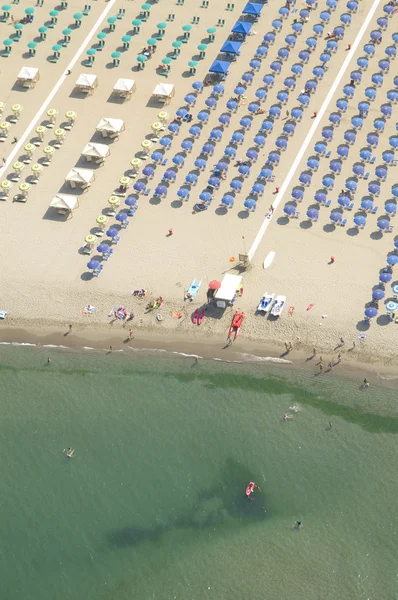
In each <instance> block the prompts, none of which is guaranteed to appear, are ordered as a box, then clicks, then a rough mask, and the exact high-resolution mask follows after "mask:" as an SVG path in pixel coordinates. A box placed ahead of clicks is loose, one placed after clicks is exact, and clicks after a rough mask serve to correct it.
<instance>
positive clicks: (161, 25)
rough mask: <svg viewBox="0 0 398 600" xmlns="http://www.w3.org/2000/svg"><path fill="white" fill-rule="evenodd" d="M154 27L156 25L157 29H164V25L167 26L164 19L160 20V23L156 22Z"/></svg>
mask: <svg viewBox="0 0 398 600" xmlns="http://www.w3.org/2000/svg"><path fill="white" fill-rule="evenodd" d="M156 27H157V28H158V29H166V27H167V24H166V23H165V22H164V21H162V22H161V23H158V24H157V25H156Z"/></svg>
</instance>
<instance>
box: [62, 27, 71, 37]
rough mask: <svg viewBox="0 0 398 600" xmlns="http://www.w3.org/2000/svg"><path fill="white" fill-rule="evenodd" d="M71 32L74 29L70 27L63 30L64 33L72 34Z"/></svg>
mask: <svg viewBox="0 0 398 600" xmlns="http://www.w3.org/2000/svg"><path fill="white" fill-rule="evenodd" d="M71 33H72V29H69V27H67V28H66V29H63V30H62V35H70V34H71Z"/></svg>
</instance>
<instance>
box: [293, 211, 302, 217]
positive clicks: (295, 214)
mask: <svg viewBox="0 0 398 600" xmlns="http://www.w3.org/2000/svg"><path fill="white" fill-rule="evenodd" d="M299 217H300V213H299V212H298V211H297V210H296V212H295V213H294V214H293V215H292V218H293V219H298V218H299Z"/></svg>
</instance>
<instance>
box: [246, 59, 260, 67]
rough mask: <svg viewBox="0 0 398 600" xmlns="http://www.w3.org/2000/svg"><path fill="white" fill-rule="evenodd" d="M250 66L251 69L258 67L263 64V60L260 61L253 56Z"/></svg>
mask: <svg viewBox="0 0 398 600" xmlns="http://www.w3.org/2000/svg"><path fill="white" fill-rule="evenodd" d="M249 66H250V68H251V69H258V68H259V67H260V66H261V61H259V60H258V59H257V58H253V59H252V60H251V61H250V62H249Z"/></svg>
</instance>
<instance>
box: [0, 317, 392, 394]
mask: <svg viewBox="0 0 398 600" xmlns="http://www.w3.org/2000/svg"><path fill="white" fill-rule="evenodd" d="M111 327H112V326H111V325H108V326H102V327H101V326H98V324H94V323H93V324H86V325H85V326H81V324H78V325H77V324H75V325H72V332H70V333H69V331H68V326H66V327H64V330H61V328H60V324H59V325H55V324H51V325H50V324H48V325H46V326H44V327H43V326H41V327H40V328H39V327H37V326H36V327H34V326H25V327H17V326H11V327H9V326H8V327H7V328H4V329H3V330H2V332H1V334H0V345H3V346H6V345H8V344H9V345H14V346H18V345H20V346H35V347H41V348H48V349H49V351H50V350H51V349H74V350H79V349H84V350H101V351H104V352H107V353H110V347H112V351H113V354H115V355H117V354H118V353H119V352H123V351H128V350H129V351H132V352H134V351H142V352H145V351H148V352H156V351H157V352H159V354H160V355H161V354H162V353H167V354H175V355H179V356H183V357H184V356H185V357H186V358H195V357H198V358H199V359H204V360H216V361H220V362H225V363H236V364H249V363H250V364H259V365H260V364H262V365H264V364H272V365H277V366H278V365H280V366H282V365H283V366H284V367H289V366H293V367H296V368H297V367H298V368H299V369H305V370H306V371H311V372H313V373H314V376H315V375H317V374H318V372H319V371H318V366H317V365H318V364H319V354H317V355H316V356H315V357H312V349H310V348H308V347H306V346H305V344H300V345H299V346H296V347H294V348H293V349H292V350H291V351H290V352H289V353H286V351H283V350H282V348H281V345H280V344H278V343H276V342H272V341H270V340H267V341H266V342H263V341H261V340H253V339H248V338H245V337H244V336H242V337H240V338H238V340H237V341H235V342H234V343H233V345H232V346H230V347H225V346H226V344H225V338H224V336H223V337H221V336H220V335H214V336H212V337H211V338H210V339H209V337H208V336H207V335H206V334H200V333H196V335H195V336H192V335H189V334H188V335H187V332H186V331H182V332H175V331H173V332H172V333H170V332H166V331H162V330H159V331H158V332H156V333H155V332H153V331H150V330H147V329H145V328H137V327H134V337H133V338H132V339H131V340H130V339H128V330H129V327H128V326H126V327H123V328H120V329H117V330H113V331H110V328H111ZM120 334H124V338H123V339H122V337H123V335H122V336H121V335H120ZM324 354H326V353H325V352H324ZM342 355H343V360H342V362H341V363H340V364H336V365H335V366H334V367H333V369H332V371H331V372H330V371H328V370H327V368H325V372H324V373H323V374H322V377H329V378H330V377H333V376H335V375H336V373H337V374H340V375H341V376H343V377H348V378H350V379H355V380H356V381H358V380H359V381H362V379H363V377H366V376H373V377H374V376H375V375H376V376H377V379H378V382H380V383H381V382H382V383H383V385H388V386H389V387H398V372H397V369H396V367H395V366H394V365H391V364H386V362H382V361H374V360H370V359H369V354H368V351H367V349H366V347H365V348H358V347H356V348H355V349H350V348H349V347H348V348H346V349H344V348H343V349H342ZM324 362H325V363H326V365H325V366H326V367H327V361H326V360H325V359H324ZM336 369H337V371H336ZM395 381H396V382H397V383H395Z"/></svg>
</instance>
